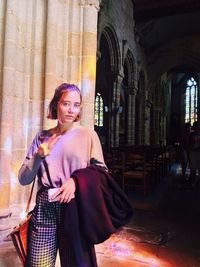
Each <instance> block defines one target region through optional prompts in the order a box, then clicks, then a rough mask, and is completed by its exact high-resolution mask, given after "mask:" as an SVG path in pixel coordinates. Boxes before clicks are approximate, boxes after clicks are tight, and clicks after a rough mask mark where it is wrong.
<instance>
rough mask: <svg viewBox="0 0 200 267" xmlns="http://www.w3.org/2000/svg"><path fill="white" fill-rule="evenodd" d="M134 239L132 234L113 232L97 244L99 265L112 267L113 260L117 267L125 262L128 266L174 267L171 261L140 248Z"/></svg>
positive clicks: (100, 266)
mask: <svg viewBox="0 0 200 267" xmlns="http://www.w3.org/2000/svg"><path fill="white" fill-rule="evenodd" d="M133 239H134V238H133V237H132V236H129V237H127V236H125V235H123V234H121V233H120V232H119V233H117V234H113V235H112V236H111V237H110V238H109V239H108V240H106V241H105V242H104V243H102V244H99V245H97V246H96V252H97V258H98V263H99V267H107V266H109V267H110V266H111V261H112V264H113V265H112V266H115V267H116V266H119V267H121V266H124V263H126V264H127V265H126V266H127V267H132V266H136V265H135V264H136V263H138V266H151V267H172V266H171V265H170V264H169V263H167V262H164V261H163V260H161V259H159V258H157V257H156V256H155V255H153V254H151V252H149V251H148V250H145V249H144V250H141V248H140V249H139V248H138V247H137V244H136V243H135V242H134V241H133ZM106 262H110V265H105V264H106ZM133 262H134V263H133ZM120 263H121V264H120ZM102 264H104V265H102ZM107 264H108V263H107ZM132 264H133V265H132Z"/></svg>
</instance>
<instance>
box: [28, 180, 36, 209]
mask: <svg viewBox="0 0 200 267" xmlns="http://www.w3.org/2000/svg"><path fill="white" fill-rule="evenodd" d="M34 185H35V179H34V181H33V184H32V187H31V192H30V195H29V198H28V203H27V206H26V213H28V212H29V208H30V204H31V198H32V195H33V188H34Z"/></svg>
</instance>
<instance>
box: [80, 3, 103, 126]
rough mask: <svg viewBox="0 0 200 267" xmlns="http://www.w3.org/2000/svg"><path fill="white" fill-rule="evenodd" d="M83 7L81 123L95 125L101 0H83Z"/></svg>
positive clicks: (81, 4)
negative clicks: (98, 25) (98, 27)
mask: <svg viewBox="0 0 200 267" xmlns="http://www.w3.org/2000/svg"><path fill="white" fill-rule="evenodd" d="M80 6H81V9H82V18H83V19H82V55H81V57H82V62H81V90H82V96H83V110H82V119H81V124H82V125H85V126H88V127H94V99H95V78H96V52H97V18H98V10H99V1H97V0H81V1H80Z"/></svg>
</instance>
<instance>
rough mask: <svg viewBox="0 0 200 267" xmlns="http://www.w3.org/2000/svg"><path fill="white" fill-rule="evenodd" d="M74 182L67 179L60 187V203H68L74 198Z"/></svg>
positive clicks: (71, 179)
mask: <svg viewBox="0 0 200 267" xmlns="http://www.w3.org/2000/svg"><path fill="white" fill-rule="evenodd" d="M75 190H76V186H75V182H74V179H73V178H70V179H68V180H67V181H66V182H65V183H64V184H63V185H62V186H61V187H60V203H69V202H70V201H71V199H73V198H75Z"/></svg>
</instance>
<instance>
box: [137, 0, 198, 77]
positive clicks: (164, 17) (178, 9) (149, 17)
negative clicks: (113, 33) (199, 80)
mask: <svg viewBox="0 0 200 267" xmlns="http://www.w3.org/2000/svg"><path fill="white" fill-rule="evenodd" d="M133 6H134V9H133V15H134V19H135V33H136V34H137V35H138V39H139V42H140V45H141V46H142V47H143V48H144V51H145V54H146V57H147V65H148V68H149V72H150V73H151V74H152V75H153V77H155V76H158V75H159V74H161V72H164V71H172V70H173V71H193V70H195V71H198V72H200V52H199V51H200V27H199V25H200V0H168V1H167V0H133Z"/></svg>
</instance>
